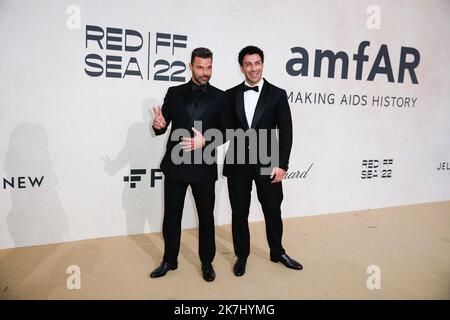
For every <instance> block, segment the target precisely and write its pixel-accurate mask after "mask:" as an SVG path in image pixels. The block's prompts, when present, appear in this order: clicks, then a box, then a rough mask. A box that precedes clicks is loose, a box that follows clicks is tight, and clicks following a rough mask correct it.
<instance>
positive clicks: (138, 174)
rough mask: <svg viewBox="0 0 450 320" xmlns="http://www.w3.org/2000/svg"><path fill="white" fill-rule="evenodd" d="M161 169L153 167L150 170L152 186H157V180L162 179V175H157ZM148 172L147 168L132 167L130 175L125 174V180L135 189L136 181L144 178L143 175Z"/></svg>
mask: <svg viewBox="0 0 450 320" xmlns="http://www.w3.org/2000/svg"><path fill="white" fill-rule="evenodd" d="M161 172H162V171H161V169H151V170H150V188H154V187H155V181H156V180H162V175H157V173H161ZM146 174H147V170H146V169H131V170H130V175H129V176H124V177H123V181H124V182H130V188H132V189H135V188H136V183H137V182H140V181H141V180H142V177H143V176H145V175H146Z"/></svg>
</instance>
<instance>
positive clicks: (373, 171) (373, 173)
mask: <svg viewBox="0 0 450 320" xmlns="http://www.w3.org/2000/svg"><path fill="white" fill-rule="evenodd" d="M393 163H394V159H384V160H381V161H380V160H363V162H362V171H361V179H374V178H392V169H391V168H390V167H391V166H392V165H393Z"/></svg>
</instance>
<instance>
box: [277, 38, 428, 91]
mask: <svg viewBox="0 0 450 320" xmlns="http://www.w3.org/2000/svg"><path fill="white" fill-rule="evenodd" d="M368 46H370V42H369V41H362V42H361V43H360V44H359V47H358V53H356V54H353V61H355V63H356V73H355V80H361V79H362V73H363V67H364V62H365V61H369V56H368V55H365V54H364V50H365V49H366V48H367V47H368ZM291 52H292V54H299V55H300V56H299V57H295V58H292V59H290V60H288V62H287V63H286V72H287V73H288V74H289V75H291V76H293V77H296V76H299V75H301V76H305V77H307V76H308V73H309V53H308V50H306V49H305V48H302V47H293V48H291ZM325 58H326V59H327V60H328V74H327V77H328V78H334V74H335V71H336V61H337V60H340V61H341V65H342V69H341V79H347V78H348V65H349V55H348V54H347V53H346V52H344V51H338V52H336V53H334V52H333V51H331V50H319V49H316V51H315V56H314V77H320V76H321V71H322V61H323V59H325ZM419 62H420V53H419V51H418V50H417V49H415V48H410V47H401V49H400V56H399V67H398V72H397V82H398V83H403V82H404V79H405V71H408V73H409V76H410V78H411V81H412V83H414V84H418V83H419V82H418V81H417V76H416V73H415V69H416V68H417V66H418V65H419ZM377 74H384V75H386V76H387V80H388V82H395V79H394V73H393V70H392V65H391V58H390V55H389V50H388V46H387V45H386V44H382V45H381V46H380V49H378V54H377V56H376V57H375V61H374V62H373V64H372V67H371V68H370V72H369V75H368V76H367V81H373V80H374V79H375V76H376V75H377Z"/></svg>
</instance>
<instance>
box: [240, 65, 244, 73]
mask: <svg viewBox="0 0 450 320" xmlns="http://www.w3.org/2000/svg"><path fill="white" fill-rule="evenodd" d="M239 68H240V69H241V72H242V73H244V68H243V67H242V66H241V65H240V66H239Z"/></svg>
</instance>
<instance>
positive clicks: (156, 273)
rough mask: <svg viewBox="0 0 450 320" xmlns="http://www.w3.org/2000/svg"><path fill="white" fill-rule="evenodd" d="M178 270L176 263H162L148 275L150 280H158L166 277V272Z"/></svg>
mask: <svg viewBox="0 0 450 320" xmlns="http://www.w3.org/2000/svg"><path fill="white" fill-rule="evenodd" d="M176 268H178V263H176V262H175V263H170V262H167V261H163V262H162V263H161V264H160V265H159V267H158V268H156V269H155V270H153V272H152V273H150V277H151V278H159V277H163V276H165V275H166V273H167V271H169V270H175V269H176Z"/></svg>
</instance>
